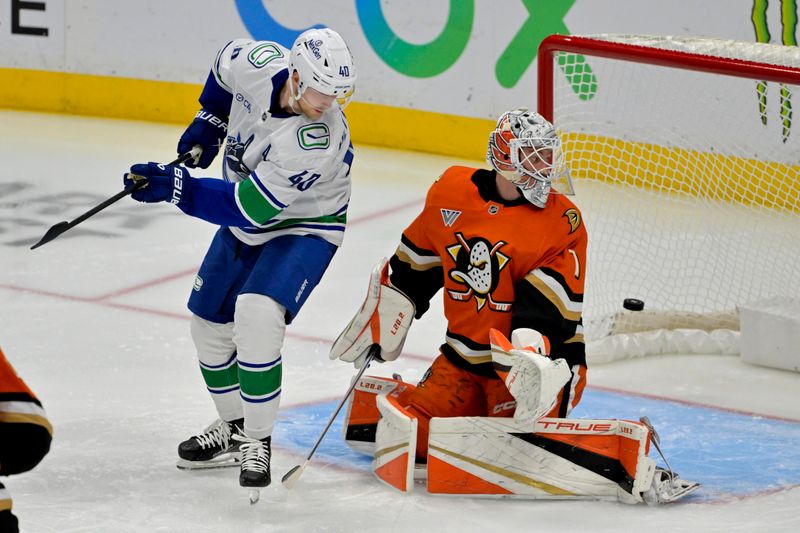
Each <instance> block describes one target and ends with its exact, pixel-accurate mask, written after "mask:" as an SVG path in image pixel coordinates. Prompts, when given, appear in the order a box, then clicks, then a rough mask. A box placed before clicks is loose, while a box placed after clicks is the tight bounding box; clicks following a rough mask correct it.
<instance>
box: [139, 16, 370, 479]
mask: <svg viewBox="0 0 800 533" xmlns="http://www.w3.org/2000/svg"><path fill="white" fill-rule="evenodd" d="M355 80H356V73H355V69H354V66H353V58H352V55H351V53H350V50H349V49H348V47H347V45H346V44H345V42H344V40H343V39H342V38H341V36H340V35H339V34H338V33H336V32H335V31H333V30H331V29H328V28H323V29H312V30H308V31H306V32H304V33H302V34H301V35H300V36H299V37H298V38H297V40H296V41H295V42H294V44H293V45H292V49H291V50H287V49H286V48H284V47H283V46H281V45H280V44H278V43H274V42H269V41H252V40H244V39H241V40H234V41H231V42H230V43H228V44H226V45H225V46H224V47H222V49H221V50H220V51H219V53H218V54H217V56H216V58H215V59H214V62H213V65H212V68H211V72H210V73H209V76H208V80H207V81H206V84H205V86H204V88H203V91H202V93H201V95H200V98H199V101H200V103H201V105H202V109H201V110H200V111H199V112H198V113H197V115H196V117H195V119H194V121H193V122H192V123H191V125H190V126H189V127H188V128H187V130H186V132H185V133H184V134H183V136H182V137H181V139H180V142H179V144H178V152H179V153H182V152H186V151H189V150H190V149H192V148H193V147H195V146H198V145H199V146H200V147H201V148H202V153H201V154H200V156H199V157H198V158H197V159H196V160H194V161H190V162H188V163H187V164H186V165H185V166H186V167H190V168H195V167H200V168H207V167H208V166H209V165H210V164H211V163H212V161H213V160H214V158H215V156H216V155H217V153H218V151H219V149H220V147H222V146H224V161H223V162H222V174H223V178H224V179H216V178H196V177H192V176H191V175H190V173H189V171H188V170H187V169H186V168H185V167H182V166H178V165H161V164H157V163H147V164H137V165H133V166H132V167H131V170H130V173H129V174H126V175H125V177H124V182H125V185H126V186H128V185H130V184H131V183H133V182H134V181H136V180H139V179H142V178H144V179H146V180H147V185H146V186H145V187H143V188H141V189H139V190H137V191H135V192H134V193H133V195H132V196H133V198H134V199H135V200H138V201H140V202H162V201H164V202H171V203H173V204H175V205H177V207H178V208H179V209H181V210H182V211H183V212H184V213H186V214H188V215H191V216H195V217H198V218H202V219H204V220H207V221H209V222H211V223H213V224H218V225H220V226H221V227H220V229H219V230H218V231H217V233H216V235H215V237H214V239H213V241H212V243H211V246H210V248H209V250H208V252H207V254H206V257H205V259H204V261H203V264H202V266H201V267H200V270H199V272H198V274H197V278H196V280H195V283H194V288H193V290H192V292H191V296H190V298H189V304H188V306H189V309H190V311H191V312H192V318H191V334H192V339H193V341H194V344H195V346H196V349H197V355H198V359H199V362H200V370H201V372H202V375H203V379H204V380H205V383H206V386H207V388H208V390H209V392H210V393H211V397H212V398H213V400H214V403H215V405H216V409H217V412H218V414H219V421H218V422H216V423H215V424H212V425H211V426H210V427H209V428H207V429H206V430H205V431H204V432H203V433H201V434H199V435H197V436H195V437H192V438H190V439H188V440H186V441H184V442H182V443H181V444H180V446H179V448H178V455H179V458H180V459H179V461H178V466H179V467H181V468H201V467H209V466H220V465H227V464H232V463H233V464H235V462H238V461H241V470H240V475H239V482H240V484H241V485H242V486H243V487H255V488H260V487H265V486H267V485H268V484H269V483H270V444H271V434H272V430H273V426H274V423H275V420H276V417H277V412H278V404H279V400H280V394H281V368H282V359H281V348H282V345H283V338H284V330H285V328H286V325H287V324H289V323H290V322H291V321H292V319H293V318H294V317H295V316H296V315H297V313H298V311H299V310H300V308H301V307H302V305H303V304H304V303H305V301H306V299H307V298H308V296H309V294H310V293H311V291H312V290H313V288H314V287H315V286H316V285H317V284H318V283H319V281H320V279H321V277H322V275H323V273H324V272H325V270H326V268H327V267H328V264H329V263H330V261H331V259H332V257H333V255H334V253H335V251H336V249H337V247H338V246H339V245H340V244H341V242H342V237H343V234H344V229H345V221H346V214H347V206H348V202H349V198H350V177H349V174H350V166H351V164H352V161H353V146H352V144H351V142H350V133H349V129H348V124H347V120H346V118H345V115H344V113H343V109H344V107H345V105H346V104H347V101H348V100H349V98H350V96H351V95H352V93H353V90H354V87H355Z"/></svg>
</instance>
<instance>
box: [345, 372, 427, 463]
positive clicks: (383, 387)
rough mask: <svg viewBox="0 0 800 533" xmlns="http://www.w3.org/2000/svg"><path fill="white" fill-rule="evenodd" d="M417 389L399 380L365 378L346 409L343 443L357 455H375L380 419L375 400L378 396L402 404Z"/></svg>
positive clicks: (358, 385)
mask: <svg viewBox="0 0 800 533" xmlns="http://www.w3.org/2000/svg"><path fill="white" fill-rule="evenodd" d="M414 389H415V387H414V385H411V384H410V383H405V382H404V381H401V380H399V379H390V378H384V377H379V376H363V377H362V378H361V379H360V380H359V381H358V383H357V384H356V386H355V388H354V389H353V395H352V396H351V397H350V402H349V403H348V405H347V411H346V412H345V413H346V414H345V420H344V427H345V430H344V440H345V442H346V443H347V445H348V446H350V448H352V449H353V450H355V451H358V452H362V453H367V454H370V455H372V454H373V453H375V431H376V429H377V427H378V420H380V418H381V415H380V412H379V411H378V406H377V404H376V400H377V397H378V396H385V395H391V396H392V397H393V398H397V399H398V401H399V402H400V403H401V404H403V403H404V398H405V397H406V395H407V394H408V393H410V392H411V391H413V390H414Z"/></svg>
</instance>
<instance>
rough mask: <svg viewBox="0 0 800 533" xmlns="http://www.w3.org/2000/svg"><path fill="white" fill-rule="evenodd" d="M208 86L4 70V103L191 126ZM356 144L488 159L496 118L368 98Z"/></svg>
mask: <svg viewBox="0 0 800 533" xmlns="http://www.w3.org/2000/svg"><path fill="white" fill-rule="evenodd" d="M201 90H202V86H201V85H195V84H191V83H177V82H166V81H155V80H139V79H132V78H120V77H114V76H96V75H90V74H73V73H67V72H48V71H43V70H25V69H10V68H0V102H2V103H0V106H2V107H5V108H7V109H15V110H24V111H43V112H50V113H68V114H76V115H91V116H99V117H107V118H121V119H130V120H146V121H152V122H166V123H174V124H188V123H189V122H191V120H192V118H193V117H194V114H195V113H196V112H197V109H198V107H199V104H198V102H197V98H198V97H199V96H200V91H201ZM347 118H348V121H349V122H350V129H351V133H352V138H353V142H354V143H355V144H371V145H375V146H386V147H391V148H396V149H400V150H414V151H418V152H430V153H435V154H443V155H451V156H455V157H459V158H464V159H472V160H482V159H483V158H484V157H485V155H486V142H487V139H488V136H489V132H490V131H491V130H492V129H493V128H494V122H493V121H491V120H486V119H477V118H471V117H461V116H456V115H446V114H443V113H432V112H429V111H419V110H415V109H403V108H399V107H390V106H384V105H378V104H370V103H364V102H353V103H351V104H350V105H349V106H348V107H347Z"/></svg>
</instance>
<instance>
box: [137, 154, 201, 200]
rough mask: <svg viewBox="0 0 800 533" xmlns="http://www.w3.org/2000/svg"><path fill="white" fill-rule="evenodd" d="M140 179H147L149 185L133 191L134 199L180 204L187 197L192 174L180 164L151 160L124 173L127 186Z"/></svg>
mask: <svg viewBox="0 0 800 533" xmlns="http://www.w3.org/2000/svg"><path fill="white" fill-rule="evenodd" d="M140 179H145V180H147V185H144V186H143V187H140V188H139V189H136V190H135V191H133V193H132V194H131V196H132V197H133V199H134V200H136V201H138V202H146V203H153V202H170V203H173V204H178V203H180V201H181V200H183V199H185V197H186V194H187V192H188V191H187V189H188V185H189V180H191V179H192V176H191V175H190V174H189V171H188V170H186V169H185V168H184V167H182V166H180V165H164V164H161V163H153V162H152V161H151V162H150V163H140V164H136V165H133V166H132V167H131V171H130V173H126V174H125V175H123V177H122V182H123V184H124V185H125V187H126V188H127V187H130V186H131V185H133V184H134V183H135V182H137V181H139V180H140Z"/></svg>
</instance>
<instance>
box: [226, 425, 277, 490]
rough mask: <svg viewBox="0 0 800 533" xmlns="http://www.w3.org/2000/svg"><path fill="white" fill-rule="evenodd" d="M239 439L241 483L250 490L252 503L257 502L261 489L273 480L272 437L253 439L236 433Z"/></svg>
mask: <svg viewBox="0 0 800 533" xmlns="http://www.w3.org/2000/svg"><path fill="white" fill-rule="evenodd" d="M233 438H234V440H237V441H239V442H240V443H241V444H239V451H240V452H241V454H242V467H241V470H240V471H239V485H240V486H242V487H244V488H246V489H248V490H249V491H250V503H251V504H252V503H256V502H257V501H258V499H259V497H260V492H259V489H263V488H264V487H267V486H269V484H270V483H271V482H272V477H271V476H270V468H269V461H270V456H271V455H272V437H266V438H264V439H261V440H258V439H251V438H249V437H246V436H244V435H235V436H234V437H233Z"/></svg>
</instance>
